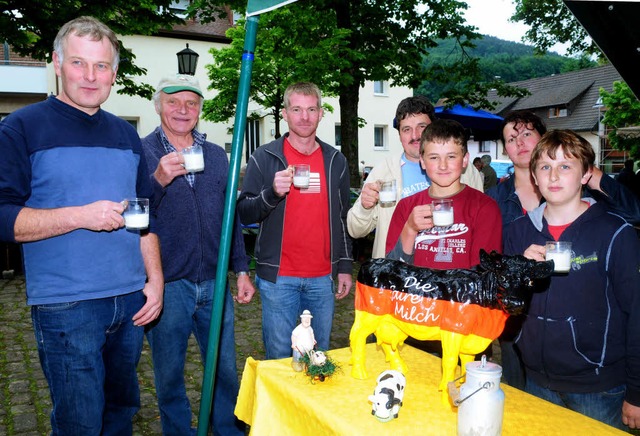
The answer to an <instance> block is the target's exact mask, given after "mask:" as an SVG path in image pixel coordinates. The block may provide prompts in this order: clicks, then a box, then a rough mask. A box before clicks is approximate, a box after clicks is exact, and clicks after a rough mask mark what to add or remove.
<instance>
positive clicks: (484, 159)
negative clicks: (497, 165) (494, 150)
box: [480, 154, 491, 164]
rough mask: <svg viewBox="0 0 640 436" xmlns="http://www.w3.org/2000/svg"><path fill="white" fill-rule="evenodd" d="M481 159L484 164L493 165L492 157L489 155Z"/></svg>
mask: <svg viewBox="0 0 640 436" xmlns="http://www.w3.org/2000/svg"><path fill="white" fill-rule="evenodd" d="M480 159H481V160H482V163H483V164H490V163H491V156H490V155H488V154H485V155H484V156H482V157H481V158H480Z"/></svg>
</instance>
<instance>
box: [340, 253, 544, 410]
mask: <svg viewBox="0 0 640 436" xmlns="http://www.w3.org/2000/svg"><path fill="white" fill-rule="evenodd" d="M552 272H553V263H552V262H536V261H534V260H530V259H527V258H525V257H524V256H503V255H501V254H498V253H496V252H492V253H491V254H487V253H486V252H485V251H484V250H482V251H481V252H480V265H478V266H476V267H474V268H473V269H452V270H435V269H429V268H420V267H416V266H411V265H408V264H406V263H403V262H400V261H395V260H388V259H372V260H370V261H368V262H366V263H365V264H364V265H362V268H361V269H360V272H359V274H358V280H357V283H356V302H355V308H356V316H355V321H354V323H353V327H352V328H351V334H350V336H349V340H350V343H351V362H350V363H351V365H352V369H351V375H352V376H353V377H354V378H358V379H365V378H367V372H366V369H365V362H364V356H365V344H366V339H367V336H369V335H370V334H372V333H375V335H376V338H377V341H378V345H380V347H381V348H382V350H383V351H384V353H385V356H386V360H387V361H388V362H389V363H390V365H391V368H392V369H395V370H398V371H400V372H402V373H403V374H406V373H407V371H408V368H407V366H406V364H405V363H404V361H403V360H402V358H401V357H400V354H399V352H398V346H400V345H402V344H403V343H404V341H405V339H406V338H407V336H411V337H412V338H415V339H418V340H422V341H425V340H438V339H439V340H440V341H441V342H442V380H441V381H440V386H439V389H440V390H441V391H442V402H443V404H445V405H448V404H449V398H448V394H447V383H448V382H450V381H453V380H454V378H455V370H456V367H457V366H458V357H460V361H461V363H462V373H464V368H465V365H466V363H468V362H471V361H473V359H474V357H475V355H476V354H478V353H481V352H482V351H484V350H485V349H486V348H487V347H488V346H489V344H491V342H492V341H493V340H494V339H496V338H497V337H498V336H499V335H500V333H502V330H503V329H504V324H505V322H506V320H507V318H508V317H509V315H516V314H519V313H522V312H523V311H524V308H525V304H526V302H527V301H528V300H529V297H530V295H531V292H533V289H534V280H535V279H542V278H546V277H549V276H550V275H551V273H552Z"/></svg>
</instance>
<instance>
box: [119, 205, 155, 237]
mask: <svg viewBox="0 0 640 436" xmlns="http://www.w3.org/2000/svg"><path fill="white" fill-rule="evenodd" d="M122 204H124V212H123V213H122V216H123V217H124V225H125V226H126V227H127V229H129V230H144V229H146V228H147V227H149V199H148V198H128V199H126V200H124V201H123V202H122Z"/></svg>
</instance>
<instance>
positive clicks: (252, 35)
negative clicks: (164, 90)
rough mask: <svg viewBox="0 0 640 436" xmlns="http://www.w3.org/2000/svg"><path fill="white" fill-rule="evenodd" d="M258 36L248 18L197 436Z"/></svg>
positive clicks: (208, 394) (212, 368) (216, 334)
mask: <svg viewBox="0 0 640 436" xmlns="http://www.w3.org/2000/svg"><path fill="white" fill-rule="evenodd" d="M257 33H258V16H253V17H249V18H247V27H246V35H245V39H244V53H243V54H242V65H241V68H240V86H239V87H238V102H237V105H236V118H235V122H234V127H233V140H232V143H231V144H232V147H231V161H230V165H229V177H228V179H227V193H226V196H225V205H224V217H223V220H222V238H221V240H220V251H219V252H218V268H217V270H216V283H215V288H214V295H213V310H212V314H211V325H210V327H209V343H208V344H207V355H206V358H205V367H204V377H203V380H202V395H201V400H200V413H199V415H198V436H206V435H207V431H208V427H209V417H210V416H211V408H212V400H213V388H214V386H215V378H216V366H217V363H218V347H219V346H220V331H221V328H222V311H223V308H224V297H225V294H226V289H227V271H228V268H229V251H230V247H231V240H232V237H233V219H234V216H235V210H236V195H237V190H238V178H239V175H240V160H241V156H242V141H243V140H244V130H245V127H246V125H247V107H248V105H249V89H250V87H251V70H252V68H253V57H254V50H255V48H256V35H257Z"/></svg>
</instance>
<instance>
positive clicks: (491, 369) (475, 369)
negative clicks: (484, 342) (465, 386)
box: [466, 355, 502, 377]
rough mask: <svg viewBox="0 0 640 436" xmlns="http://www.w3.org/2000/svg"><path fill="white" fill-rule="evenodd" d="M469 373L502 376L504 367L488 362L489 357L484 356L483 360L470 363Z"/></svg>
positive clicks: (468, 364) (468, 365)
mask: <svg viewBox="0 0 640 436" xmlns="http://www.w3.org/2000/svg"><path fill="white" fill-rule="evenodd" d="M466 369H467V373H470V374H473V375H479V376H481V375H486V376H492V377H493V376H498V377H500V376H501V375H502V367H501V366H500V365H498V364H497V363H493V362H488V361H487V356H485V355H482V360H480V361H474V362H469V363H467V365H466Z"/></svg>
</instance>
